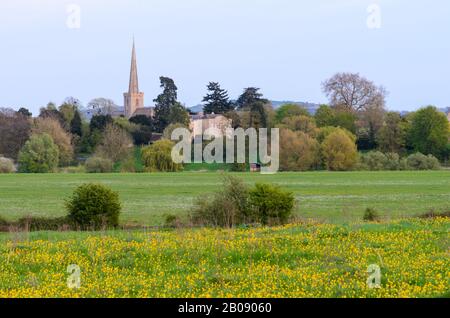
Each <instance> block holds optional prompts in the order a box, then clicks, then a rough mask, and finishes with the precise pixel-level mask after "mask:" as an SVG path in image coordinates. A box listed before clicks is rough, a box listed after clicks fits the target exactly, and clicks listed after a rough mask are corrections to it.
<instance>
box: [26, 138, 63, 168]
mask: <svg viewBox="0 0 450 318" xmlns="http://www.w3.org/2000/svg"><path fill="white" fill-rule="evenodd" d="M58 162H59V150H58V147H57V146H56V145H55V143H54V142H53V139H52V137H50V136H49V135H47V134H42V135H33V136H31V138H30V140H28V141H27V142H26V143H25V146H23V148H22V150H21V151H20V153H19V171H20V172H25V173H47V172H52V171H54V170H55V169H56V168H57V167H58Z"/></svg>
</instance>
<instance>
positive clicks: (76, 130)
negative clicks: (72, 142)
mask: <svg viewBox="0 0 450 318" xmlns="http://www.w3.org/2000/svg"><path fill="white" fill-rule="evenodd" d="M70 132H71V133H72V134H74V135H77V136H80V137H81V135H82V134H83V131H82V122H81V116H80V112H79V111H78V109H77V108H75V112H74V115H73V119H72V121H71V122H70Z"/></svg>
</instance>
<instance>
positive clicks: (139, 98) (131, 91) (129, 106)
mask: <svg viewBox="0 0 450 318" xmlns="http://www.w3.org/2000/svg"><path fill="white" fill-rule="evenodd" d="M123 96H124V99H125V102H124V105H125V117H127V118H131V117H133V115H134V113H135V112H136V110H137V109H139V108H144V93H142V92H139V81H138V72H137V62H136V48H135V45H134V40H133V51H132V53H131V71H130V87H129V88H128V93H124V94H123Z"/></svg>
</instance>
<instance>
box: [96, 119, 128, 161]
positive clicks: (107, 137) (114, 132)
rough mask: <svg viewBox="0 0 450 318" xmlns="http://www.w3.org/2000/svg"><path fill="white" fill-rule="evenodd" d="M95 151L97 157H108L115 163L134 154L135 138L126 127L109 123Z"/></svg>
mask: <svg viewBox="0 0 450 318" xmlns="http://www.w3.org/2000/svg"><path fill="white" fill-rule="evenodd" d="M95 152H96V156H97V157H102V158H108V159H110V160H112V161H113V162H114V163H116V162H119V161H121V160H125V159H126V158H128V157H130V156H131V155H132V152H133V139H132V138H131V136H130V135H129V134H128V132H127V131H126V130H125V129H123V128H121V127H119V126H117V125H114V124H109V125H107V126H106V128H105V131H104V132H103V135H102V140H101V142H100V144H99V145H98V146H97V148H96V151H95Z"/></svg>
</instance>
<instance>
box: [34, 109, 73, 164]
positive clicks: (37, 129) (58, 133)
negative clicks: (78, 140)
mask: <svg viewBox="0 0 450 318" xmlns="http://www.w3.org/2000/svg"><path fill="white" fill-rule="evenodd" d="M31 131H32V133H33V134H35V135H41V134H48V135H49V136H50V137H52V139H53V142H54V143H55V144H56V146H57V147H58V150H59V165H61V166H68V165H70V164H71V163H72V161H73V157H74V147H73V145H72V135H70V134H69V133H68V132H67V131H66V130H65V129H64V128H63V127H62V126H61V124H60V122H59V121H58V120H56V119H54V118H52V117H44V118H37V119H35V120H34V123H33V127H32V129H31Z"/></svg>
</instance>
